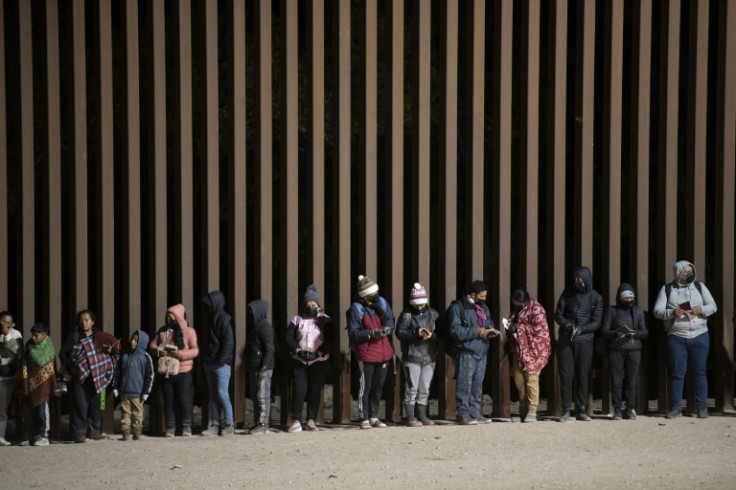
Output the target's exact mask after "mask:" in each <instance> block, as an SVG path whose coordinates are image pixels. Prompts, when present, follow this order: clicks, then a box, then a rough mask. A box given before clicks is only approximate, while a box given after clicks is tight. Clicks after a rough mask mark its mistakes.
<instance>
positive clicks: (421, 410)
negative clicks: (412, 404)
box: [417, 405, 434, 425]
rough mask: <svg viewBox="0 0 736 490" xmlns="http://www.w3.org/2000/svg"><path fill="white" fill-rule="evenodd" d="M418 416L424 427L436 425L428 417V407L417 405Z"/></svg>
mask: <svg viewBox="0 0 736 490" xmlns="http://www.w3.org/2000/svg"><path fill="white" fill-rule="evenodd" d="M417 416H418V417H419V420H420V422H422V424H423V425H434V420H431V419H430V418H429V417H427V405H417Z"/></svg>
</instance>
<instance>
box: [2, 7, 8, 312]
mask: <svg viewBox="0 0 736 490" xmlns="http://www.w3.org/2000/svg"><path fill="white" fill-rule="evenodd" d="M0 97H2V100H0V196H1V197H0V235H1V236H8V234H9V233H8V198H7V196H8V154H7V150H8V133H7V132H6V131H7V127H8V125H7V121H6V119H5V118H6V117H7V114H6V111H5V104H6V101H5V97H7V92H6V90H5V0H0ZM8 275H9V274H8V241H7V240H0V277H8ZM0 304H2V305H7V304H8V282H7V281H0Z"/></svg>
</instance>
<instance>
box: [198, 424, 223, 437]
mask: <svg viewBox="0 0 736 490" xmlns="http://www.w3.org/2000/svg"><path fill="white" fill-rule="evenodd" d="M219 433H220V426H219V425H210V426H209V427H208V428H206V429H205V430H203V431H202V432H201V433H200V435H203V436H205V437H207V436H216V435H218V434H219Z"/></svg>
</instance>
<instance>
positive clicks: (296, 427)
mask: <svg viewBox="0 0 736 490" xmlns="http://www.w3.org/2000/svg"><path fill="white" fill-rule="evenodd" d="M301 431H302V423H301V422H299V421H298V420H295V421H294V422H292V423H291V425H290V426H289V428H288V429H287V432H290V433H293V432H301Z"/></svg>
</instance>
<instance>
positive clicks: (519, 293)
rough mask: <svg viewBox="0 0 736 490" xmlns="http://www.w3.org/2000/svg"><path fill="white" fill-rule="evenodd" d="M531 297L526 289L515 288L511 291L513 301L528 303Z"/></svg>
mask: <svg viewBox="0 0 736 490" xmlns="http://www.w3.org/2000/svg"><path fill="white" fill-rule="evenodd" d="M529 299H530V298H529V293H528V292H527V290H526V289H514V291H513V292H512V293H511V301H516V302H518V303H524V304H526V303H528V302H529Z"/></svg>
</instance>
